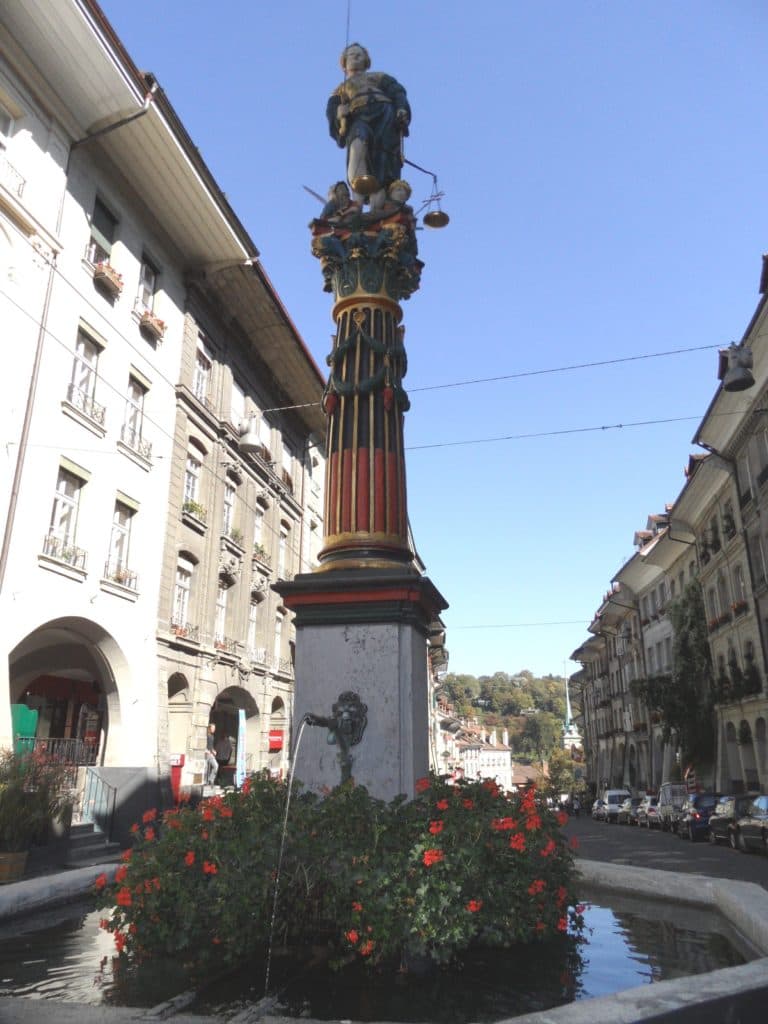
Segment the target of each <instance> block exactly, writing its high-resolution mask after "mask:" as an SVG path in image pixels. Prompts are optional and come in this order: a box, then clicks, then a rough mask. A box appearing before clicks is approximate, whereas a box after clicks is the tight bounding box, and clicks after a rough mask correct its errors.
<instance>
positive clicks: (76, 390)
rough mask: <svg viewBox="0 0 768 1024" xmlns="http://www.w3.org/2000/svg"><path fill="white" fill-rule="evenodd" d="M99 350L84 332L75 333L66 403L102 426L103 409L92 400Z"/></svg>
mask: <svg viewBox="0 0 768 1024" xmlns="http://www.w3.org/2000/svg"><path fill="white" fill-rule="evenodd" d="M100 353H101V348H100V347H99V346H98V345H97V344H96V342H95V341H94V340H93V338H91V337H89V335H87V334H86V333H85V331H82V330H80V331H78V332H77V341H76V343H75V358H74V359H73V361H72V377H71V380H70V382H69V386H68V388H67V401H68V402H69V403H70V405H72V406H74V408H75V409H78V410H79V411H80V412H82V413H84V414H85V415H86V416H87V417H88V418H89V419H92V420H95V421H96V422H97V423H99V424H100V425H101V426H103V425H104V413H105V410H104V407H103V406H102V405H99V404H98V403H97V402H96V401H95V400H94V394H95V392H96V377H97V371H98V365H99V355H100Z"/></svg>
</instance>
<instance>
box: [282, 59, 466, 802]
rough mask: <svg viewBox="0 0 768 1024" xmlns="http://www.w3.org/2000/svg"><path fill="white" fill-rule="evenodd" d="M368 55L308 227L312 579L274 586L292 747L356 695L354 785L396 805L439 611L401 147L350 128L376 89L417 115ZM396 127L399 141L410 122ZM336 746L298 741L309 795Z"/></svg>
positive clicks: (328, 768)
mask: <svg viewBox="0 0 768 1024" xmlns="http://www.w3.org/2000/svg"><path fill="white" fill-rule="evenodd" d="M361 52H362V53H363V54H365V58H366V59H367V52H366V51H364V50H363V48H362V47H358V46H357V44H353V45H352V46H351V47H348V48H347V50H345V55H344V56H343V58H342V59H343V62H344V61H346V63H344V64H343V66H344V67H345V71H346V72H347V78H346V79H345V83H343V86H342V87H340V89H339V90H337V92H336V93H334V96H333V97H332V98H331V101H329V122H331V133H332V134H334V125H335V126H336V128H337V129H338V127H339V125H338V123H337V122H338V121H339V113H338V112H339V110H343V113H342V114H341V115H340V116H341V118H343V121H344V124H345V130H344V132H341V133H339V132H338V131H337V135H339V137H340V138H342V139H347V140H349V139H352V136H354V139H352V141H354V142H362V141H364V143H365V144H364V146H363V148H362V149H361V147H360V146H358V147H357V148H356V149H355V151H354V161H352V156H350V157H349V159H350V163H349V166H350V167H352V166H353V162H354V168H355V172H354V173H355V175H356V176H355V177H354V178H352V177H351V178H350V181H349V184H348V183H347V182H343V181H342V182H337V183H336V185H334V186H333V187H332V188H331V190H330V194H329V199H328V203H327V204H326V206H325V207H324V209H323V211H322V214H321V216H320V217H319V218H317V219H315V220H313V221H312V223H311V225H310V228H311V231H312V253H313V255H314V256H315V257H317V258H318V259H319V261H320V265H321V269H322V273H323V281H324V288H325V290H326V291H328V292H331V293H332V294H333V298H334V304H333V311H332V315H333V320H334V323H335V327H336V331H335V334H334V337H333V347H332V350H331V352H330V354H329V356H328V359H327V361H328V366H329V375H328V382H327V385H326V388H325V393H324V396H323V407H324V409H325V413H326V417H327V434H326V445H327V463H326V478H325V517H324V526H323V529H324V536H323V545H322V548H321V551H320V553H319V556H318V560H319V564H318V567H317V569H316V570H315V571H314V572H312V573H305V574H302V575H299V576H297V577H295V578H294V579H293V580H292V581H290V582H287V581H283V582H280V583H276V584H275V585H274V588H273V589H274V590H276V591H277V593H278V594H280V595H281V597H282V599H283V603H284V604H285V606H286V607H287V608H289V609H290V610H291V611H293V613H294V615H295V626H296V664H295V698H294V711H293V723H294V735H296V733H297V730H298V726H299V724H300V723H301V721H302V720H304V719H305V718H306V716H311V717H312V718H313V719H315V720H316V719H322V718H325V717H327V716H328V711H329V709H331V708H332V707H333V706H334V705H338V702H339V698H340V695H342V694H344V695H345V696H346V695H349V694H353V695H356V697H357V698H359V700H360V701H361V702H362V703H363V704H364V705H365V706H366V707H367V728H366V730H365V733H364V735H363V736H362V738H361V740H360V742H359V743H358V744H357V745H356V746H354V747H352V748H350V751H349V753H350V754H351V758H352V763H351V776H352V778H353V779H354V780H355V782H356V783H358V784H361V785H365V786H366V787H367V788H368V789H369V790H370V791H371V792H372V793H373V794H374V795H375V796H378V797H380V798H382V799H391V798H392V797H394V796H397V795H398V794H400V793H404V794H406V795H407V796H412V795H413V793H414V783H415V781H416V780H417V779H418V778H420V777H422V776H423V775H425V774H426V773H427V771H428V764H429V758H428V740H429V736H428V658H427V653H428V652H427V647H428V637H429V635H430V632H431V631H432V629H433V627H434V624H435V622H436V621H437V619H438V616H439V614H440V612H441V611H442V610H443V609H445V608H446V607H447V603H446V601H445V600H444V598H443V597H442V595H441V594H440V593H439V592H438V591H437V589H436V588H435V587H434V586H433V584H432V583H431V582H430V581H429V579H427V578H426V577H425V576H423V575H422V574H421V573H420V571H419V570H418V568H417V567H416V565H415V561H414V552H413V551H412V549H411V545H410V541H409V530H408V508H407V498H406V474H405V457H404V448H403V426H404V414H405V412H406V411H407V410H408V407H409V402H408V397H407V395H406V392H405V389H404V387H403V378H404V377H405V375H406V370H407V359H406V352H405V346H404V333H405V332H404V328H403V326H402V316H403V313H402V308H401V305H400V303H401V302H402V301H403V300H404V299H407V298H409V297H410V296H411V295H412V294H413V293H414V292H415V291H416V290H417V288H418V287H419V283H420V277H421V270H422V267H423V264H422V263H421V261H420V260H419V259H418V255H417V244H416V219H415V216H414V213H413V210H412V208H411V207H410V206H409V205H408V202H407V200H408V198H409V197H410V187H409V186H408V184H407V183H406V182H404V181H403V180H402V179H400V178H399V177H398V176H397V175H398V174H399V171H400V170H401V167H402V161H401V157H400V155H399V154H400V147H399V145H397V147H396V157H397V159H395V160H394V161H393V160H392V152H391V148H390V149H388V150H387V151H386V153H385V154H384V157H382V156H381V154H379V156H378V158H377V155H376V145H377V140H376V138H375V137H374V136H373V134H372V132H373V129H370V130H368V129H366V131H363V130H362V129H360V130H359V131H355V129H354V127H353V125H352V124H350V123H349V122H350V119H351V118H352V112H353V111H355V110H357V111H360V110H361V109H363V107H364V106H365V102H367V101H365V96H366V95H368V94H367V93H366V91H365V90H366V88H369V87H370V88H371V89H372V92H371V93H370V95H371V96H373V97H374V98H375V102H376V103H378V104H381V103H382V102H383V101H382V97H383V95H384V91H385V87H386V88H387V89H389V93H390V94H391V95H392V96H393V97H394V98H393V100H392V104H393V105H395V106H397V107H398V112H399V114H401V115H404V111H406V110H407V115H408V118H410V110H409V108H407V101H406V100H405V92H404V90H402V87H400V86H399V85H398V84H397V83H396V82H395V80H394V79H392V78H390V76H386V75H381V74H380V73H375V72H368V71H367V67H368V64H366V65H365V69H364V70H359V69H358V70H357V71H355V70H354V68H350V66H349V64H350V62H352V63H354V61H353V60H352V58H355V59H357V58H358V57H359V54H360V53H361ZM349 54H352V58H349V57H348V56H347V55H349ZM368 63H369V62H368ZM351 71H354V73H353V74H351V73H350V72H351ZM350 83H353V84H354V87H355V89H357V90H358V91H357V94H356V96H357V99H356V103H357V106H355V104H354V103H349V104H348V105H347V104H346V103H345V105H344V107H341V106H340V105H339V103H337V102H336V100H337V99H339V97H338V96H337V93H339V91H340V90H341V89H342V88H347V87H349V86H350ZM391 83H394V86H396V87H397V88H396V89H395V88H394V86H392V85H391ZM346 98H347V99H348V97H346ZM341 99H345V97H344V96H342V97H341ZM364 101H365V102H364ZM371 102H373V100H372V101H371ZM389 114H391V115H392V116H391V118H390V122H391V123H390V124H389V129H390V130H391V129H392V127H393V126H394V125H395V122H396V118H395V110H394V106H393V108H392V110H388V109H385V110H384V111H383V113H382V112H381V111H379V114H378V120H377V121H376V131H379V132H381V131H383V129H382V128H381V124H382V123H383V122H385V121H386V120H387V116H388V115H389ZM398 124H399V127H400V130H403V129H404V127H405V122H404V116H403V117H400V119H399V122H398ZM337 135H334V137H337ZM397 140H398V143H399V136H397ZM379 141H381V140H379ZM384 141H386V140H384ZM340 144H341V142H340ZM349 148H350V150H351V146H350V147H349ZM366 161H367V163H366ZM349 186H351V191H350V187H349ZM313 724H316V721H315V722H314V723H313ZM333 739H334V736H333V731H332V730H331V731H326V730H323V729H318V728H315V729H307V730H304V732H303V736H302V741H301V745H300V749H299V751H298V755H297V758H296V764H295V773H296V776H297V777H298V778H299V779H301V780H302V781H303V782H304V784H305V785H306V786H308V787H309V788H311V789H315V790H318V791H322V790H323V789H324V788H326V787H332V786H335V785H338V784H339V781H340V756H339V755H340V753H341V751H340V750H339V747H338V745H337V744H336V743H334V742H333ZM329 741H330V742H329ZM347 760H348V759H347ZM347 770H348V773H349V765H347Z"/></svg>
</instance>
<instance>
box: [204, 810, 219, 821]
mask: <svg viewBox="0 0 768 1024" xmlns="http://www.w3.org/2000/svg"><path fill="white" fill-rule="evenodd" d="M215 818H216V815H215V814H214V812H213V811H212V810H211V808H210V807H206V808H205V810H204V811H203V821H214V820H215Z"/></svg>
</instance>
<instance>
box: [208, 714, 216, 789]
mask: <svg viewBox="0 0 768 1024" xmlns="http://www.w3.org/2000/svg"><path fill="white" fill-rule="evenodd" d="M218 771H219V762H218V761H217V760H216V726H215V724H214V723H213V722H210V723H209V725H208V732H207V733H206V735H205V784H206V786H212V785H213V784H214V782H215V781H216V775H217V774H218Z"/></svg>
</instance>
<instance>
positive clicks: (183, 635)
mask: <svg viewBox="0 0 768 1024" xmlns="http://www.w3.org/2000/svg"><path fill="white" fill-rule="evenodd" d="M169 631H170V632H171V633H173V635H174V636H177V637H179V638H180V639H182V640H192V641H193V642H194V643H199V642H200V627H199V626H193V625H192V623H191V622H182V621H180V620H178V619H171V621H170V623H169Z"/></svg>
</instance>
